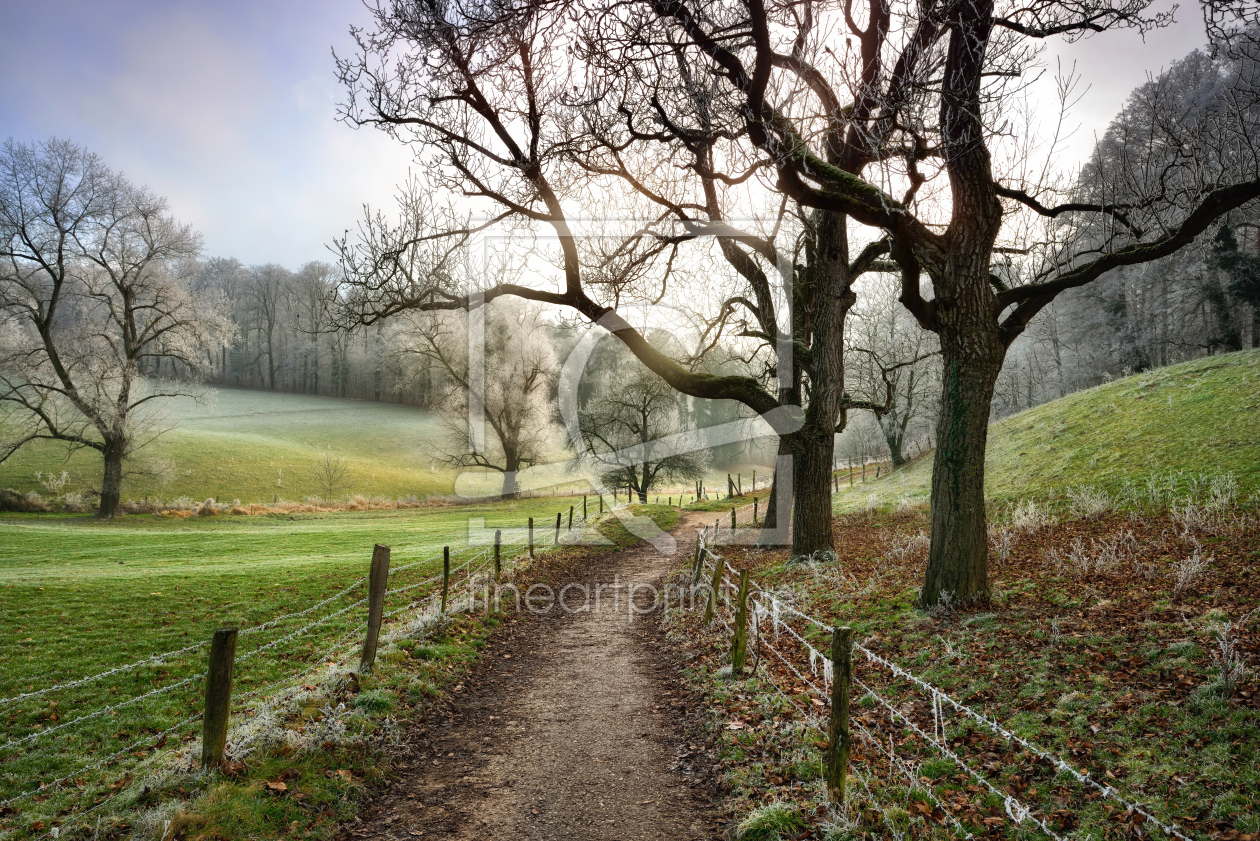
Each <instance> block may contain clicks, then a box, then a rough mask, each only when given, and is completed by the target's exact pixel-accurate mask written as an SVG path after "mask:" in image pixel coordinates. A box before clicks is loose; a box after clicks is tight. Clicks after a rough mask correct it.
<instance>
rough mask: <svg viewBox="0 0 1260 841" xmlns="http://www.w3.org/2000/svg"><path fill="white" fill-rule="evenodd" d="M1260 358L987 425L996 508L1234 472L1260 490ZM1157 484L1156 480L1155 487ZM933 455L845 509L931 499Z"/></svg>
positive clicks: (1208, 365)
mask: <svg viewBox="0 0 1260 841" xmlns="http://www.w3.org/2000/svg"><path fill="white" fill-rule="evenodd" d="M1257 429H1260V351H1255V350H1251V351H1243V352H1241V353H1231V354H1225V355H1221V356H1210V357H1206V358H1204V359H1196V360H1194V361H1193V362H1186V363H1184V364H1181V365H1174V366H1171V367H1168V368H1163V369H1160V370H1158V371H1150V372H1148V373H1144V374H1137V375H1135V376H1132V377H1127V378H1125V379H1121V380H1116V381H1115V382H1111V383H1107V384H1105V385H1100V386H1097V387H1096V388H1091V389H1088V390H1086V391H1081V392H1077V393H1076V394H1070V395H1068V396H1067V397H1064V398H1062V399H1060V400H1055V401H1053V402H1051V403H1047V404H1045V405H1043V406H1038V407H1037V408H1035V409H1029V410H1028V411H1026V412H1021V413H1020V414H1018V415H1012V416H1011V417H1009V418H1004V419H1003V420H1000V421H998V422H996V423H994V424H993V425H992V426H991V427H990V428H989V449H988V455H987V458H986V460H985V489H986V492H987V494H988V496H989V499H990V500H991V501H994V502H999V503H1001V502H1009V501H1012V500H1018V499H1024V498H1052V497H1060V498H1061V497H1062V496H1063V494H1065V493H1066V491H1067V490H1068V489H1069V488H1074V487H1084V486H1089V487H1096V488H1099V489H1102V490H1104V491H1106V492H1108V493H1110V494H1112V495H1116V494H1120V493H1123V492H1125V491H1126V483H1128V489H1129V490H1130V491H1132V490H1133V489H1134V486H1135V485H1137V484H1143V483H1146V482H1147V481H1166V482H1167V481H1171V483H1172V484H1173V485H1174V486H1175V487H1173V488H1170V489H1167V490H1175V491H1185V490H1187V487H1186V485H1187V484H1189V483H1192V482H1193V481H1194V480H1195V477H1197V476H1202V475H1207V476H1221V475H1225V474H1233V475H1234V477H1235V478H1236V479H1237V481H1238V485H1239V489H1240V490H1241V491H1242V492H1243V493H1244V494H1250V493H1255V492H1257V491H1260V435H1258V434H1256V430H1257ZM1152 477H1156V478H1155V479H1154V480H1152ZM931 478H932V459H931V454H930V453H929V454H928V455H927V456H926V457H924V458H921V459H919V460H918V461H916V462H915V463H914V464H912V465H910V466H909V467H907V468H904V469H902V470H899V471H897V472H896V473H893V474H892V475H891V476H889V477H886V478H884V479H880V480H877V481H872V482H869V483H867V484H865V485H858V486H855V488H854V489H853V490H852V491H849V490H848V489H847V488H846V486H843V485H842V486H841V494H840V496H839V504H840V510H842V511H844V510H853V509H854V508H856V507H860V506H863V505H865V504H866V502H867V500H868V499H869V496H870V494H872V493H874V494H877V495H878V499H879V501H880V502H882V503H889V502H896V501H898V500H900V499H902V498H905V499H908V500H910V501H912V502H927V498H928V490H929V484H930V482H931Z"/></svg>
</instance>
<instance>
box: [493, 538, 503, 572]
mask: <svg viewBox="0 0 1260 841" xmlns="http://www.w3.org/2000/svg"><path fill="white" fill-rule="evenodd" d="M502 550H503V530H502V529H495V530H494V583H495V584H498V583H499V576H500V575H502V574H503V560H502V556H501V554H500V553H501V552H502Z"/></svg>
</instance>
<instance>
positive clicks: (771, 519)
mask: <svg viewBox="0 0 1260 841" xmlns="http://www.w3.org/2000/svg"><path fill="white" fill-rule="evenodd" d="M791 456H792V448H791V447H790V446H789V445H788V442H787V439H786V438H784V437H783V436H779V452H778V454H777V455H776V457H775V461H774V472H773V473H771V474H770V496H769V497H767V498H766V516H765V517H764V518H763V519H762V521H761V526H762V528H763V529H767V530H768V529H777V528H778V527H779V489H780V488H782V487H783V486H784V485H783V482H781V481H780V479H782V478H783V477H782V476H780V475H779V461H780V459H783V458H785V457H786V458H791ZM788 492H789V494H790V493H791V489H790V488H789V489H788ZM787 510H788V511H791V510H792V500H791V497H789V498H788V505H787ZM764 539H765V545H773V541H771V540H770V539H769V536H768V535H767V536H766V537H765V538H764ZM759 542H760V541H759Z"/></svg>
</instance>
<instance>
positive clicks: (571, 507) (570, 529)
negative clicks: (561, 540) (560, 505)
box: [568, 505, 573, 531]
mask: <svg viewBox="0 0 1260 841" xmlns="http://www.w3.org/2000/svg"><path fill="white" fill-rule="evenodd" d="M568 530H569V531H573V506H572V505H570V506H569V529H568Z"/></svg>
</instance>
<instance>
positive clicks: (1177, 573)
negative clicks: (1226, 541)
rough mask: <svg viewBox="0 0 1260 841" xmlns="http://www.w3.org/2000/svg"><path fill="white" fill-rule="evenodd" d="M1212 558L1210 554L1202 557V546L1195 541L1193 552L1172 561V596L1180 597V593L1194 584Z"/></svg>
mask: <svg viewBox="0 0 1260 841" xmlns="http://www.w3.org/2000/svg"><path fill="white" fill-rule="evenodd" d="M1213 560H1214V558H1213V557H1212V556H1211V555H1208V556H1207V557H1204V556H1203V550H1202V547H1200V546H1199V545H1198V544H1197V543H1196V544H1195V546H1194V551H1193V552H1191V553H1190V554H1189V555H1187V556H1186V557H1184V558H1182V559H1181V560H1180V561H1177V562H1176V563H1174V564H1173V565H1172V578H1173V598H1174V599H1179V598H1181V595H1182V594H1183V593H1184V592H1185V591H1186V590H1188V589H1189V588H1190V587H1191V586H1193V585H1194V582H1195V581H1197V580H1198V578H1199V576H1200V575H1202V574H1203V571H1204V570H1205V569H1207V568H1208V564H1210V563H1212V561H1213Z"/></svg>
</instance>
